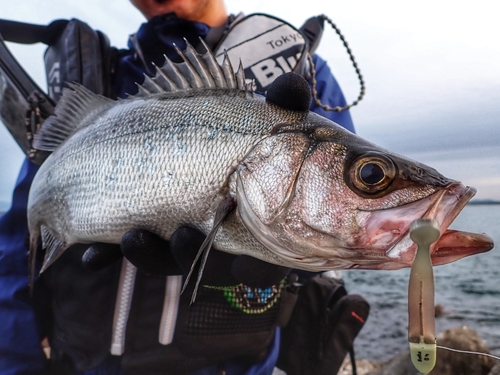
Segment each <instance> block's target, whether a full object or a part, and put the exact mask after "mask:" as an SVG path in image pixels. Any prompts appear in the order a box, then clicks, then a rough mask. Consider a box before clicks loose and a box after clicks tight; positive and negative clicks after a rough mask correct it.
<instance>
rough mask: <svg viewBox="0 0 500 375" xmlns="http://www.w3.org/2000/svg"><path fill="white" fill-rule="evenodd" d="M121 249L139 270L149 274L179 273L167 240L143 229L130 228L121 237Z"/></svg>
mask: <svg viewBox="0 0 500 375" xmlns="http://www.w3.org/2000/svg"><path fill="white" fill-rule="evenodd" d="M121 251H122V253H123V255H124V256H125V258H127V260H128V261H129V262H130V263H132V264H133V265H134V266H136V267H137V269H139V270H140V271H142V272H144V273H146V274H149V275H180V274H182V270H181V269H180V267H179V265H178V264H177V262H176V261H175V259H174V257H173V256H172V253H171V252H170V246H169V243H168V241H165V240H164V239H162V238H160V237H158V236H157V235H155V234H154V233H151V232H149V231H147V230H143V229H132V230H130V231H128V232H127V233H125V234H124V235H123V237H122V242H121Z"/></svg>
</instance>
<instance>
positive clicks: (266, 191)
mask: <svg viewBox="0 0 500 375" xmlns="http://www.w3.org/2000/svg"><path fill="white" fill-rule="evenodd" d="M206 49H207V51H206V52H205V53H203V54H200V53H198V52H197V51H196V50H195V49H194V48H193V47H192V46H190V45H189V44H187V46H186V48H185V50H183V51H181V50H180V49H178V53H179V55H180V56H181V57H182V59H183V62H181V63H173V62H171V61H170V60H168V59H167V60H166V62H165V64H164V66H163V67H161V68H160V67H155V69H156V74H155V76H154V77H149V76H147V75H146V76H145V81H144V83H143V84H142V85H139V92H138V94H137V95H133V96H129V97H128V98H126V99H119V100H112V99H109V98H106V97H103V96H99V95H96V94H94V93H93V92H91V91H89V90H87V89H85V88H84V87H82V86H79V85H77V84H70V85H69V87H68V88H65V89H64V93H63V95H62V99H61V100H60V102H59V103H58V104H57V106H56V109H55V114H54V115H53V116H51V117H50V118H48V119H47V120H46V121H45V122H44V123H43V126H42V128H41V130H40V131H39V133H38V134H37V135H36V136H35V140H34V146H35V148H36V149H38V150H44V151H47V152H51V154H50V156H49V157H48V158H47V159H46V160H45V162H44V163H43V164H42V165H41V167H40V169H39V170H38V172H37V174H36V175H35V177H34V180H33V183H32V186H31V189H30V192H29V199H28V229H29V233H30V253H31V254H33V253H35V252H36V249H37V248H38V247H39V245H40V241H41V244H42V247H43V248H44V249H45V259H44V263H43V266H42V271H43V270H45V269H46V268H47V267H49V266H50V265H51V264H52V263H54V262H55V261H56V260H57V258H58V257H59V256H60V255H61V254H62V253H64V251H66V250H67V249H68V248H70V247H71V246H72V245H74V244H92V243H96V242H103V243H110V244H120V242H121V238H122V236H123V235H124V234H125V233H126V232H128V231H129V230H131V229H144V230H148V231H150V232H152V233H154V234H156V235H158V236H159V237H161V238H163V239H165V240H168V239H169V238H170V236H171V235H172V233H173V232H174V231H175V230H176V229H178V228H179V227H180V226H183V225H189V226H192V227H194V228H196V229H198V230H200V231H202V232H203V233H205V234H206V235H207V236H208V237H207V238H209V240H207V244H205V247H207V248H209V247H210V246H213V247H214V248H216V249H218V250H221V251H224V252H227V253H231V254H235V255H242V254H245V255H249V256H252V257H254V258H257V259H260V260H263V261H265V262H269V263H273V264H277V265H281V266H286V267H292V268H296V269H302V270H307V271H314V272H319V271H326V270H333V269H398V268H402V267H408V266H410V265H411V264H412V261H413V258H414V256H415V251H416V245H415V244H414V243H413V242H412V241H411V240H410V237H409V228H410V224H411V222H412V221H414V220H416V219H420V218H425V219H432V220H436V221H437V222H438V224H439V227H440V230H441V233H443V234H442V236H441V238H440V239H439V240H438V241H437V242H436V243H435V244H433V246H432V248H431V257H432V262H433V264H434V265H439V264H445V263H449V262H453V261H456V260H458V259H460V258H462V257H464V256H468V255H473V254H477V253H481V252H485V251H488V250H490V249H491V248H493V242H492V240H491V238H490V237H489V236H487V235H486V234H477V233H468V232H464V231H457V230H450V229H448V227H449V226H450V224H451V223H452V222H453V220H454V219H455V217H456V216H457V215H458V214H459V212H460V211H461V210H462V209H463V207H464V206H465V205H466V204H467V202H468V201H469V200H470V199H471V198H472V197H473V196H474V194H475V192H476V190H475V189H474V188H472V187H468V186H465V185H463V184H462V183H461V182H458V181H455V180H452V179H449V178H447V177H444V176H443V175H441V174H440V173H439V172H437V171H436V170H435V169H433V168H431V167H429V166H426V165H424V164H421V163H419V162H417V161H414V160H411V159H409V158H406V157H404V156H401V155H398V154H395V153H392V152H390V151H388V150H386V149H384V148H381V147H379V146H377V145H375V144H373V143H371V142H369V141H367V140H364V139H362V138H361V137H359V136H357V135H356V134H353V133H351V132H349V131H348V130H346V129H344V128H343V127H341V126H340V125H338V124H336V123H334V122H332V121H330V120H329V119H326V118H324V117H322V116H320V115H318V114H315V113H313V112H310V111H309V110H291V109H287V108H284V107H283V106H281V105H277V104H274V103H273V102H272V101H270V100H268V99H266V97H265V96H263V95H260V94H258V93H256V92H253V91H252V88H251V84H248V83H247V82H245V76H244V73H243V69H242V67H241V64H240V67H239V69H238V70H236V69H234V68H233V66H232V65H231V63H230V62H229V59H228V58H227V56H226V58H225V59H224V61H222V62H221V63H219V62H218V61H216V60H215V57H214V56H213V54H212V53H211V52H210V50H209V49H208V48H206ZM228 202H232V203H231V204H228ZM225 207H233V208H234V207H235V208H234V209H227V208H225ZM206 254H208V253H206Z"/></svg>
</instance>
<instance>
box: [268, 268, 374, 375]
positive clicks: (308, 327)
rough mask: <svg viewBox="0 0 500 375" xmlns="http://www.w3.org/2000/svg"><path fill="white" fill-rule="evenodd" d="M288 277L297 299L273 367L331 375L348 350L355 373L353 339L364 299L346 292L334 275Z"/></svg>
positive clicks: (364, 311)
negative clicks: (275, 365)
mask: <svg viewBox="0 0 500 375" xmlns="http://www.w3.org/2000/svg"><path fill="white" fill-rule="evenodd" d="M291 277H292V278H293V277H295V278H296V279H297V281H296V282H293V281H292V282H291V283H289V288H290V287H292V288H293V286H294V285H295V286H296V287H297V289H296V291H295V293H297V297H298V299H297V302H296V305H295V308H294V310H293V313H292V316H291V318H290V321H289V322H288V324H287V325H286V326H285V327H284V328H283V329H282V331H281V348H280V356H279V359H278V364H277V367H278V368H280V369H282V370H284V371H285V372H286V374H287V375H308V374H314V375H335V374H337V372H338V371H339V369H340V367H341V366H342V363H343V361H344V358H345V356H346V354H347V353H350V355H351V363H352V368H353V374H356V364H355V360H354V350H353V342H354V339H355V337H356V336H357V335H358V333H359V331H360V330H361V328H363V325H364V324H365V322H366V319H367V318H368V313H369V311H370V306H369V304H368V302H367V301H366V300H365V299H364V298H363V297H361V296H359V295H356V294H347V291H346V289H345V287H344V284H343V282H342V281H339V280H337V279H334V278H330V277H325V276H322V275H317V276H315V277H312V278H298V277H297V275H291ZM288 292H290V290H288Z"/></svg>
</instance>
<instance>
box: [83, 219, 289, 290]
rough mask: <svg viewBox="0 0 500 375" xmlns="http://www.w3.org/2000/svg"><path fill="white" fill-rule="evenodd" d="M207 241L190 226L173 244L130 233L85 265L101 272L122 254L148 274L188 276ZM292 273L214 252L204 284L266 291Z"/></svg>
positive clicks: (89, 255)
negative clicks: (197, 255)
mask: <svg viewBox="0 0 500 375" xmlns="http://www.w3.org/2000/svg"><path fill="white" fill-rule="evenodd" d="M204 240H205V235H204V234H203V233H201V232H200V231H198V230H196V229H194V228H190V227H181V228H179V229H178V230H176V231H175V232H174V233H173V235H172V236H171V238H170V242H169V241H165V240H163V239H161V238H159V237H158V236H156V235H155V234H153V233H151V232H149V231H146V230H139V229H137V230H131V231H129V232H127V233H126V234H125V235H124V236H123V238H122V242H121V245H110V244H103V243H96V244H93V245H92V246H91V247H90V248H89V249H88V250H87V251H86V252H85V254H84V255H83V257H82V262H83V265H84V266H85V267H86V268H88V269H101V268H104V267H105V266H107V265H109V264H110V263H112V262H114V261H115V260H117V259H118V258H119V257H120V256H121V253H122V254H123V255H124V256H125V257H126V258H127V260H128V261H130V262H131V263H132V264H133V265H134V266H136V267H137V268H138V269H139V270H141V271H143V272H145V273H148V274H153V275H180V274H183V275H187V274H188V272H189V270H190V269H191V265H192V263H193V260H194V258H195V257H196V254H197V253H198V250H199V249H200V247H201V244H202V243H203V241H204ZM120 248H121V251H120ZM197 269H198V267H197ZM197 269H196V270H195V273H194V274H195V275H196V274H197ZM289 271H290V269H289V268H286V267H281V266H277V265H274V264H270V263H267V262H263V261H261V260H258V259H256V258H253V257H250V256H247V255H240V256H236V255H232V254H228V253H225V252H222V251H218V250H216V249H212V250H210V255H209V256H208V260H207V263H206V265H205V269H204V272H203V277H202V279H201V282H202V284H204V285H211V286H233V285H238V284H240V283H243V284H245V285H247V286H250V287H261V288H265V287H269V286H271V285H275V284H278V283H279V282H280V281H281V280H282V279H283V278H284V277H285V276H286V275H287V274H288V273H289Z"/></svg>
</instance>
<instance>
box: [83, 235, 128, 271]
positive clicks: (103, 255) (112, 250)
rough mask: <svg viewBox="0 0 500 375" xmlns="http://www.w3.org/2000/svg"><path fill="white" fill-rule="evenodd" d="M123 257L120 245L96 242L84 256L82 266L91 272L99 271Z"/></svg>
mask: <svg viewBox="0 0 500 375" xmlns="http://www.w3.org/2000/svg"><path fill="white" fill-rule="evenodd" d="M121 257H122V253H121V251H120V245H114V244H109V243H101V242H96V243H94V244H92V246H90V247H89V248H88V249H87V250H86V251H85V252H84V253H83V255H82V265H83V267H84V268H85V269H87V270H90V271H99V270H101V269H103V268H105V267H107V266H109V265H110V264H111V263H114V262H115V261H117V260H118V259H120V258H121Z"/></svg>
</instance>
